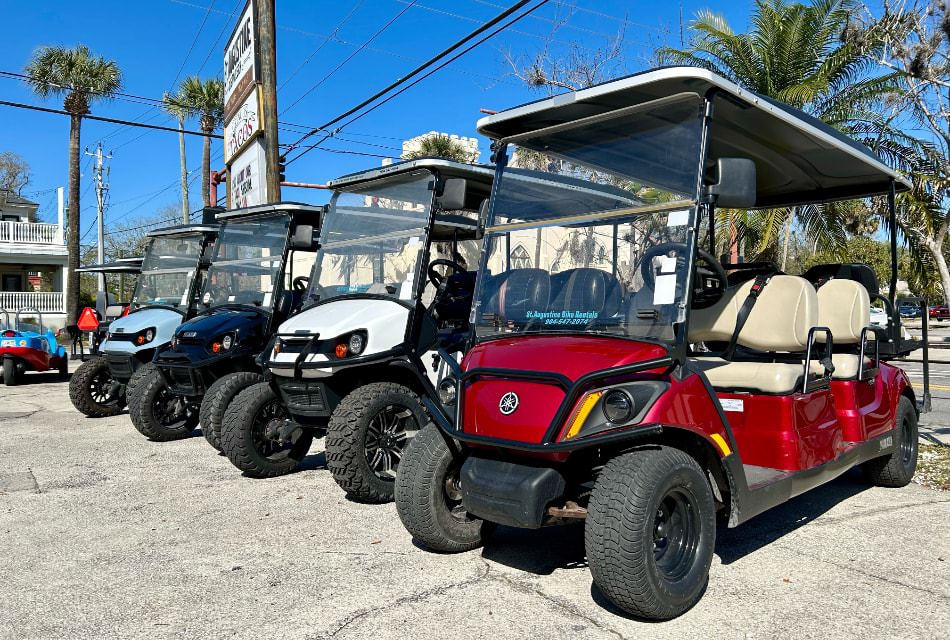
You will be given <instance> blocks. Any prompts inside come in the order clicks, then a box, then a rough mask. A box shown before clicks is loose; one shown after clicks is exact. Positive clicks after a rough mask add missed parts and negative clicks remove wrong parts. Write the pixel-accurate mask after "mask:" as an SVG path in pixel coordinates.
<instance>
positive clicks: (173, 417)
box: [129, 368, 198, 442]
mask: <svg viewBox="0 0 950 640" xmlns="http://www.w3.org/2000/svg"><path fill="white" fill-rule="evenodd" d="M133 398H134V401H133V402H132V403H131V404H130V405H129V417H130V418H132V424H133V425H135V428H136V429H138V430H139V432H140V433H141V434H142V435H144V436H145V437H146V438H148V439H149V440H155V441H157V442H166V441H168V440H180V439H181V438H187V437H188V436H189V435H191V432H192V431H194V429H195V427H196V426H198V411H197V409H196V407H193V406H191V405H189V403H188V400H187V399H186V398H183V397H181V396H175V395H172V394H171V392H169V390H168V387H167V386H166V385H165V378H163V377H162V374H161V372H160V371H158V369H154V368H153V369H151V370H150V371H149V372H148V373H147V374H146V375H145V377H144V378H143V379H141V380H140V381H139V382H138V384H137V385H136V387H135V394H134V396H133Z"/></svg>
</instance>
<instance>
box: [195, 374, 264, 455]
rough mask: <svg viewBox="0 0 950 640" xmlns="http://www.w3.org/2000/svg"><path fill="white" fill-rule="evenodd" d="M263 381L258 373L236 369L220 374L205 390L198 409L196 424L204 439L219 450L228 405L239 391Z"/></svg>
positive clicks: (262, 377)
mask: <svg viewBox="0 0 950 640" xmlns="http://www.w3.org/2000/svg"><path fill="white" fill-rule="evenodd" d="M263 381H264V376H263V375H261V374H260V373H256V372H254V371H238V372H236V373H229V374H226V375H223V376H221V377H220V378H218V379H217V380H215V381H214V382H213V383H211V386H210V387H208V390H207V391H205V395H204V397H203V398H202V399H201V409H200V410H199V411H198V424H200V425H201V433H202V434H204V437H205V440H207V441H208V444H210V445H211V446H212V447H214V448H215V449H216V450H217V451H221V422H222V421H223V420H224V412H225V411H227V408H228V405H229V404H231V401H232V400H234V397H235V396H237V394H239V393H240V392H241V391H243V390H244V389H246V388H247V387H249V386H251V385H252V384H257V383H258V382H263Z"/></svg>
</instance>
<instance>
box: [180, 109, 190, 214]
mask: <svg viewBox="0 0 950 640" xmlns="http://www.w3.org/2000/svg"><path fill="white" fill-rule="evenodd" d="M178 156H179V159H180V160H181V219H182V221H183V222H184V224H188V212H189V210H190V209H191V205H190V203H189V202H188V163H187V160H186V158H185V115H184V114H180V115H179V116H178Z"/></svg>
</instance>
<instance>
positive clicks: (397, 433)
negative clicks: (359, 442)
mask: <svg viewBox="0 0 950 640" xmlns="http://www.w3.org/2000/svg"><path fill="white" fill-rule="evenodd" d="M418 430H419V425H418V424H417V423H416V417H415V416H414V415H413V413H412V411H411V410H410V409H409V408H408V407H404V406H401V405H397V404H391V405H387V406H386V407H384V408H383V409H382V410H381V411H379V412H378V413H377V414H376V415H374V416H373V417H372V418H371V419H370V421H369V426H368V427H367V429H366V446H365V453H366V462H367V464H369V468H370V469H371V470H372V472H373V473H374V474H375V475H376V477H377V478H379V479H380V480H383V481H386V482H395V481H396V468H397V467H398V466H399V462H400V461H401V460H402V452H403V450H404V449H405V448H406V444H407V443H408V442H409V434H410V433H412V432H415V431H418Z"/></svg>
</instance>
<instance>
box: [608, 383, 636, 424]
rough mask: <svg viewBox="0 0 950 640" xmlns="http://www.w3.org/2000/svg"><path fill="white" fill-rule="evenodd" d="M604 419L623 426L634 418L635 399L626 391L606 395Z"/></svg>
mask: <svg viewBox="0 0 950 640" xmlns="http://www.w3.org/2000/svg"><path fill="white" fill-rule="evenodd" d="M602 408H603V410H604V417H606V418H607V419H608V420H610V421H611V422H613V423H614V424H623V423H625V422H628V421H629V420H630V418H632V417H633V399H632V398H630V396H629V395H627V393H626V392H625V391H620V390H614V391H611V392H609V393H607V394H606V395H604V402H603V405H602Z"/></svg>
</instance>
